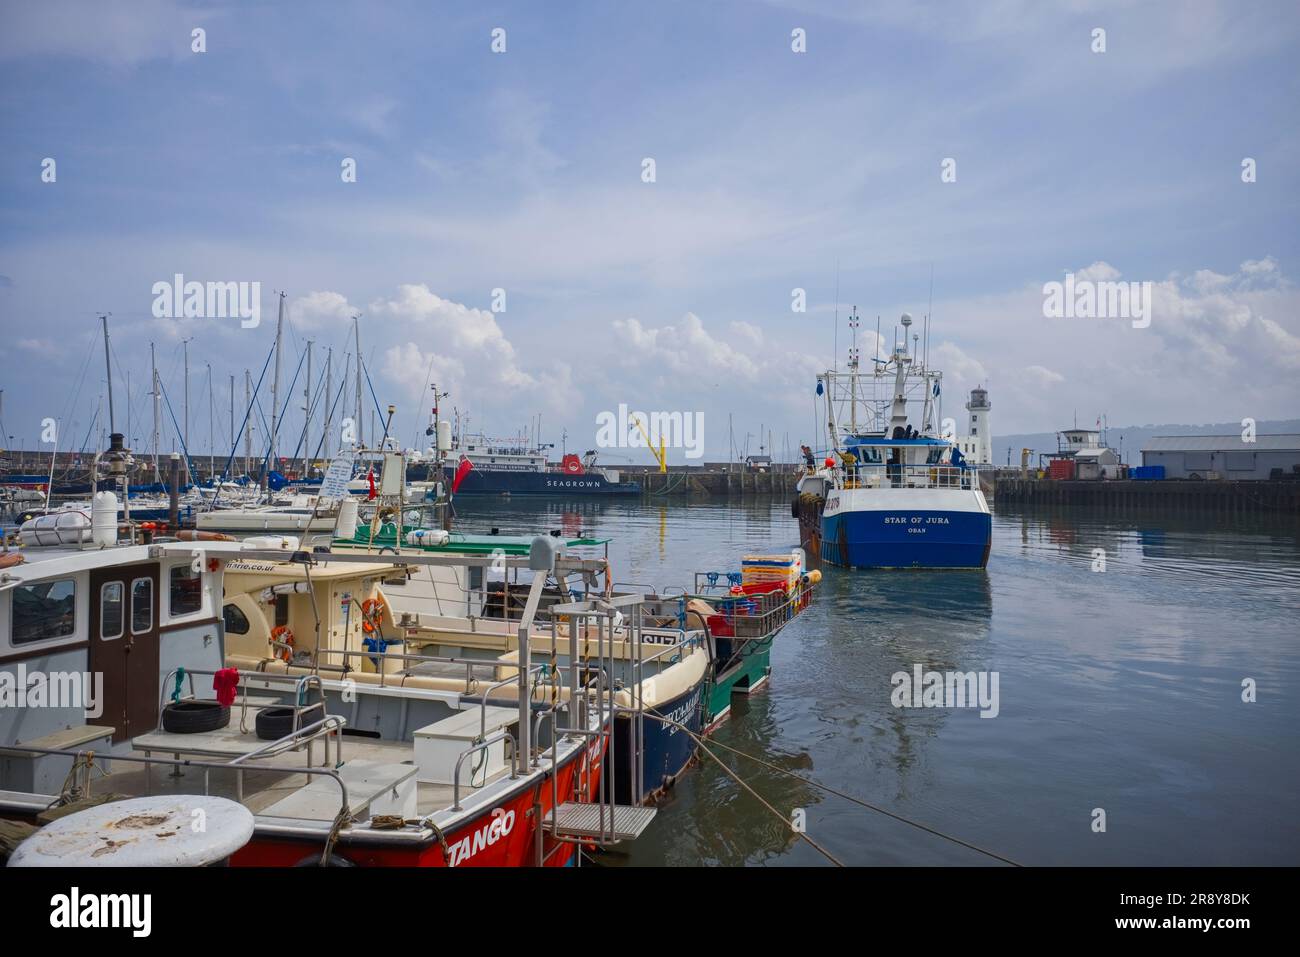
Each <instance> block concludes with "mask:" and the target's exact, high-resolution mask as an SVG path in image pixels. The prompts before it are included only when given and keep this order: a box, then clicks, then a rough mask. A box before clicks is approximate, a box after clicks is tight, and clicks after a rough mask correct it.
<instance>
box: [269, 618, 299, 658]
mask: <svg viewBox="0 0 1300 957" xmlns="http://www.w3.org/2000/svg"><path fill="white" fill-rule="evenodd" d="M271 640H272V641H278V642H280V643H281V644H284V645H288V646H289V647H288V648H276V649H275V657H277V658H280V659H281V660H283V661H291V660H293V652H292V651H291V650H290V649H291V648H293V646H294V640H293V632H292V631H290V630H289V626H288V625H276V626H275V627H274V628H272V629H271Z"/></svg>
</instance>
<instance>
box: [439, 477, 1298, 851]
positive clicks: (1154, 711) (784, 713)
mask: <svg viewBox="0 0 1300 957" xmlns="http://www.w3.org/2000/svg"><path fill="white" fill-rule="evenodd" d="M457 509H458V527H459V528H461V529H462V530H465V531H474V532H486V531H488V530H489V529H490V528H492V527H497V528H500V530H501V532H502V533H503V534H506V533H511V532H527V531H533V530H536V529H539V528H541V529H562V530H563V531H564V533H565V534H576V533H577V532H578V531H582V532H586V533H590V534H591V535H594V536H596V537H602V538H603V537H608V538H611V539H613V541H612V543H611V545H610V558H611V561H612V562H613V563H614V568H615V577H616V579H617V580H618V581H620V582H627V583H639V584H645V585H652V586H655V587H657V588H664V587H667V586H689V585H690V581H691V579H690V572H692V571H693V570H696V569H699V570H707V569H717V570H726V569H728V568H734V567H738V564H739V557H740V556H741V555H742V554H744V553H747V552H761V551H769V550H770V551H777V550H786V549H789V548H790V547H792V546H793V545H795V544H797V540H798V534H797V531H796V527H795V522H794V520H793V519H792V518H791V517H790V510H789V503H788V501H787V500H784V499H780V498H773V499H766V498H765V499H758V500H751V501H747V502H745V503H743V504H742V503H738V502H734V501H733V502H729V503H716V502H714V503H694V504H691V503H686V502H676V503H665V504H659V503H648V504H647V503H645V502H641V501H635V500H634V501H631V502H615V501H609V502H585V503H580V504H576V503H565V502H558V501H548V502H542V501H522V500H518V499H516V500H513V501H510V500H502V499H496V500H473V499H462V500H460V501H458V502H457ZM824 574H825V578H824V580H823V585H822V587H821V589H820V592H819V594H818V596H817V599H816V601H815V603H814V605H813V607H812V608H811V609H810V611H809V612H808V613H806V614H805V615H803V616H801V617H800V618H799V619H797V620H796V621H795V622H794V623H793V624H792V625H791V626H790V627H789V628H788V629H787V630H786V631H785V632H784V633H782V635H781V636H780V637H779V638H778V640H777V642H776V645H775V647H774V649H773V654H772V667H773V674H772V680H771V681H770V682H769V683H768V685H767V686H766V687H765V688H764V689H763V690H762V691H760V692H759V693H757V694H755V695H752V696H750V697H749V698H747V699H736V700H735V701H734V705H733V712H732V717H731V719H730V720H729V721H728V722H727V723H726V724H724V725H723V726H722V727H721V728H720V729H719V730H718V732H717V734H716V737H715V739H714V740H716V741H717V742H718V743H719V744H721V745H726V746H728V747H730V748H735V749H737V750H739V751H742V752H746V753H748V754H752V755H757V756H759V757H761V758H762V759H763V760H765V761H767V762H769V763H770V764H773V765H776V766H777V767H779V768H782V769H785V770H786V771H789V772H793V774H794V775H798V776H802V777H804V778H810V779H813V780H816V781H818V782H821V783H823V784H825V785H828V786H830V787H832V788H834V789H836V790H839V791H842V792H845V793H847V794H850V795H853V796H854V797H856V798H859V799H861V800H863V801H866V802H869V803H871V804H874V805H877V806H879V807H881V808H884V809H887V810H889V811H891V812H893V813H895V814H898V815H900V816H902V817H904V818H907V819H908V820H911V821H915V822H919V823H921V824H924V825H925V826H927V827H929V828H932V829H934V830H936V831H940V832H942V833H944V834H947V835H952V836H954V837H957V838H960V839H961V840H963V841H965V842H967V843H969V844H973V845H976V846H978V847H980V848H985V849H987V850H989V851H992V852H994V853H996V854H997V855H1000V856H1002V857H1005V858H1008V859H1010V860H1013V861H1016V862H1019V863H1023V864H1027V865H1178V864H1186V865H1210V864H1223V865H1244V864H1265V865H1268V864H1272V865H1281V864H1292V863H1294V861H1295V860H1296V857H1297V853H1298V852H1300V822H1298V815H1297V811H1298V810H1300V808H1298V807H1297V803H1298V802H1297V793H1300V748H1298V747H1297V744H1296V742H1297V734H1296V732H1297V726H1298V724H1300V694H1298V690H1297V689H1300V628H1297V617H1298V613H1300V524H1297V522H1296V521H1295V519H1293V518H1291V517H1284V516H1277V517H1262V518H1245V519H1242V518H1234V519H1218V518H1214V517H1212V516H1206V517H1205V518H1203V519H1197V518H1189V517H1188V516H1186V515H1177V516H1175V515H1169V514H1162V513H1160V512H1158V511H1150V512H1145V511H1144V512H1142V513H1138V514H1134V513H1126V514H1123V515H1112V514H1109V513H1090V512H1088V511H1084V510H1073V511H1071V512H1068V513H1065V512H1060V511H1056V512H1049V511H1034V510H1020V511H1001V512H999V511H997V510H996V509H995V512H994V516H993V546H992V553H991V556H990V559H989V563H988V568H987V570H984V571H953V572H934V571H930V572H924V571H918V572H874V573H873V572H848V571H844V570H841V569H835V568H829V569H825V570H824ZM917 666H920V667H921V668H922V669H923V671H937V672H962V673H968V672H978V673H985V676H986V677H990V676H991V675H992V674H993V673H996V675H997V689H998V695H997V700H996V705H997V707H996V711H997V713H996V716H992V717H981V713H980V709H979V708H978V707H965V708H959V707H895V705H894V703H893V702H892V701H891V694H892V693H893V692H894V683H893V679H894V676H895V675H898V674H899V673H906V674H908V675H911V674H912V673H913V671H914V669H915V668H916V667H917ZM1252 691H1253V695H1252V693H1251V692H1252ZM1252 696H1253V698H1254V700H1253V701H1244V700H1243V697H1252ZM909 703H910V702H909ZM984 710H985V711H986V712H989V711H990V709H984ZM714 751H715V753H716V754H718V756H719V757H720V758H722V759H723V760H724V761H725V762H726V763H727V764H728V766H730V767H731V768H732V769H734V771H735V772H736V773H737V774H739V775H740V776H741V777H742V778H743V779H744V780H745V781H746V782H747V783H748V784H749V786H750V787H752V788H753V789H754V791H755V792H757V794H758V795H759V796H761V798H762V799H763V801H765V802H766V803H767V804H769V805H771V806H772V808H774V809H776V811H779V812H780V813H781V814H782V815H783V817H782V818H781V819H778V818H777V817H776V816H775V815H774V813H773V811H771V810H768V809H767V808H765V807H764V805H763V804H762V803H760V801H759V800H757V799H755V798H754V797H753V796H751V795H750V794H748V793H746V792H745V791H744V790H743V789H741V788H740V787H739V786H737V784H736V783H735V782H734V781H733V780H732V778H731V777H729V776H728V775H727V774H726V773H725V772H724V771H722V770H721V769H720V768H719V767H718V766H717V765H716V764H715V763H714V762H713V761H712V760H711V759H709V758H707V757H706V758H704V759H703V760H702V763H701V764H700V766H698V767H696V768H694V769H693V770H691V771H690V772H688V773H687V774H686V775H685V776H684V777H683V779H682V780H681V781H680V782H679V783H678V784H677V786H676V787H675V789H674V790H673V792H672V793H671V796H670V797H669V798H668V799H667V801H666V802H665V803H664V805H663V807H662V810H661V811H660V813H659V815H658V817H657V818H656V820H655V821H654V822H653V824H652V825H651V827H650V829H649V830H648V831H647V832H646V833H645V834H644V835H643V836H642V838H641V839H640V840H638V841H637V842H635V844H633V845H631V846H630V847H628V848H627V849H626V850H622V849H620V850H618V851H617V852H614V853H604V854H601V855H600V858H599V859H600V861H601V863H604V864H607V865H621V864H639V865H672V866H683V865H686V866H690V865H700V864H720V865H739V864H751V865H752V864H760V865H762V864H766V865H781V864H819V863H828V861H827V858H826V857H825V856H823V854H822V853H820V852H819V851H818V850H816V849H815V848H814V847H813V846H812V845H811V844H810V843H808V842H807V841H804V840H802V839H800V838H798V837H796V836H795V835H794V834H793V833H792V832H791V829H790V826H789V824H788V823H787V821H790V820H798V821H800V822H801V823H802V826H803V827H804V831H805V833H806V834H807V836H808V837H809V838H810V839H812V840H813V841H815V842H816V844H817V845H819V846H820V847H821V848H823V849H825V851H826V852H827V853H828V854H829V855H831V856H833V857H834V858H836V859H837V860H839V861H841V862H843V863H846V864H855V865H925V864H954V865H964V864H982V863H991V861H990V859H989V858H987V857H985V856H984V855H982V854H980V853H978V852H977V851H974V850H970V849H968V848H965V847H962V846H959V845H957V844H955V843H953V842H950V841H948V840H945V839H943V838H942V837H938V836H935V835H933V834H930V833H927V832H925V831H922V830H919V829H917V828H915V827H912V826H909V825H908V824H906V823H902V822H900V821H897V820H892V819H890V818H888V817H886V816H884V815H882V814H879V813H875V812H872V811H869V810H866V809H864V808H862V807H860V806H858V805H856V804H854V803H852V802H850V801H847V800H845V799H844V798H842V797H837V796H834V795H832V794H828V793H826V792H825V791H821V790H819V789H817V788H814V787H812V786H810V785H808V784H805V783H803V782H801V781H799V780H797V779H796V778H795V777H792V776H790V775H788V774H784V773H781V772H780V771H777V770H774V769H771V768H766V767H763V766H762V765H760V764H757V763H755V762H752V761H750V760H747V759H746V758H743V757H739V756H737V755H735V754H733V753H729V752H727V751H725V750H722V749H720V748H714ZM1099 812H1100V813H1099ZM1103 827H1104V829H1103Z"/></svg>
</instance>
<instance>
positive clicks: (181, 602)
mask: <svg viewBox="0 0 1300 957" xmlns="http://www.w3.org/2000/svg"><path fill="white" fill-rule="evenodd" d="M169 582H170V589H169V592H170V593H169V594H168V596H167V597H168V602H167V608H168V610H169V611H170V612H171V614H172V616H173V617H175V616H177V615H189V614H193V613H194V612H196V611H198V610H199V609H200V608H202V607H203V576H202V575H200V574H199V573H198V572H196V571H194V570H193V569H191V568H190V566H189V565H173V566H172V570H171V573H170V576H169Z"/></svg>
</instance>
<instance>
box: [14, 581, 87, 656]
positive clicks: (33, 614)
mask: <svg viewBox="0 0 1300 957" xmlns="http://www.w3.org/2000/svg"><path fill="white" fill-rule="evenodd" d="M76 619H77V583H76V580H75V579H72V578H60V579H58V580H57V581H50V582H37V583H36V584H34V585H19V586H18V587H17V588H15V589H14V590H13V614H12V621H11V624H12V626H13V627H12V628H11V629H10V634H11V635H12V636H13V643H14V644H15V645H25V644H27V643H28V642H31V641H44V640H45V639H47V638H66V637H68V636H69V635H71V634H72V633H73V632H74V631H76V625H77V622H76Z"/></svg>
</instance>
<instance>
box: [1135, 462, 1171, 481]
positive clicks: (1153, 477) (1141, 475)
mask: <svg viewBox="0 0 1300 957" xmlns="http://www.w3.org/2000/svg"><path fill="white" fill-rule="evenodd" d="M1128 474H1129V477H1130V478H1132V479H1135V480H1137V481H1145V482H1151V481H1158V480H1160V479H1163V478H1164V477H1165V467H1164V466H1163V465H1137V466H1134V467H1133V468H1131V469H1129V472H1128Z"/></svg>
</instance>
